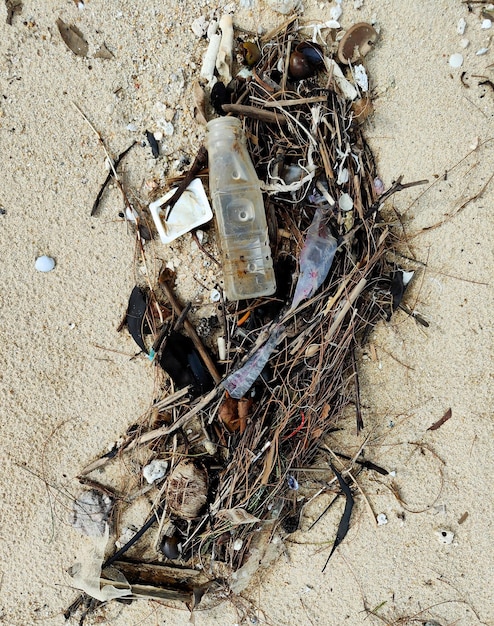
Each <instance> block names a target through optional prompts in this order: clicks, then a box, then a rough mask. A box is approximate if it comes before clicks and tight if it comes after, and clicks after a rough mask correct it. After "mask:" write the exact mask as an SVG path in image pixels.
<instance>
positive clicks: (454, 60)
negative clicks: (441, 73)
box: [449, 52, 463, 69]
mask: <svg viewBox="0 0 494 626" xmlns="http://www.w3.org/2000/svg"><path fill="white" fill-rule="evenodd" d="M449 65H450V67H452V68H454V69H458V68H459V67H461V66H462V65H463V55H462V54H460V53H459V52H455V53H454V54H452V55H451V56H450V57H449Z"/></svg>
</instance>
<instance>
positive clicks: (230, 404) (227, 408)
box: [218, 396, 240, 433]
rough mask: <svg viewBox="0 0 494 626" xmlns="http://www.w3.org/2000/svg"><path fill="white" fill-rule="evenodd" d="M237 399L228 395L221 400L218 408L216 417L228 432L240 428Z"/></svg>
mask: <svg viewBox="0 0 494 626" xmlns="http://www.w3.org/2000/svg"><path fill="white" fill-rule="evenodd" d="M238 405H239V402H238V400H235V398H231V397H230V396H228V397H227V398H225V399H224V400H223V402H222V403H221V404H220V407H219V409H218V417H219V418H220V420H221V421H222V422H223V424H224V425H225V426H226V427H227V428H228V430H229V431H230V432H232V433H233V432H234V431H236V430H238V429H239V428H240V423H239V419H238Z"/></svg>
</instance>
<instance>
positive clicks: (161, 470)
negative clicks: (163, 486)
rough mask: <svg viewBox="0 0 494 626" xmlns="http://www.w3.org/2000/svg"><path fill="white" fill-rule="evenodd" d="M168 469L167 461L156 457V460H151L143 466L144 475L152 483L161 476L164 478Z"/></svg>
mask: <svg viewBox="0 0 494 626" xmlns="http://www.w3.org/2000/svg"><path fill="white" fill-rule="evenodd" d="M167 469H168V462H167V461H162V460H160V459H155V460H154V461H151V463H149V464H148V465H146V466H145V467H143V468H142V475H143V476H144V478H145V479H146V480H147V482H148V483H149V484H150V485H152V484H153V483H154V482H156V481H157V480H159V479H160V478H163V476H164V475H165V474H166V470H167Z"/></svg>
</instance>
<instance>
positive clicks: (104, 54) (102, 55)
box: [94, 42, 115, 60]
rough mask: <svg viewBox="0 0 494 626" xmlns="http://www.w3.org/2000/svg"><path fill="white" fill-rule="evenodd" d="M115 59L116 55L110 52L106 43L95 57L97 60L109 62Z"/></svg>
mask: <svg viewBox="0 0 494 626" xmlns="http://www.w3.org/2000/svg"><path fill="white" fill-rule="evenodd" d="M114 57H115V55H114V54H113V52H110V50H108V48H107V47H106V44H105V42H103V45H102V46H100V48H99V49H98V51H97V52H96V53H95V55H94V58H95V59H108V60H111V59H113V58H114Z"/></svg>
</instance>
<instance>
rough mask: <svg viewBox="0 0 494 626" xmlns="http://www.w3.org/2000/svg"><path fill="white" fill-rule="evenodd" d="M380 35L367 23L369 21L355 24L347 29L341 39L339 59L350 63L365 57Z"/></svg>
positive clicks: (346, 63)
mask: <svg viewBox="0 0 494 626" xmlns="http://www.w3.org/2000/svg"><path fill="white" fill-rule="evenodd" d="M378 37H379V35H378V34H377V31H376V29H375V28H374V27H373V26H371V25H370V24H367V22H359V23H358V24H354V25H353V26H352V27H351V28H349V29H348V30H347V32H346V33H345V34H344V35H343V38H342V39H341V41H340V44H339V46H338V59H339V61H340V62H341V63H343V64H345V65H348V64H349V63H355V62H356V61H358V59H361V58H362V57H365V55H366V54H367V53H368V52H369V50H370V49H371V48H372V46H373V44H375V43H376V41H377V39H378Z"/></svg>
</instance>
